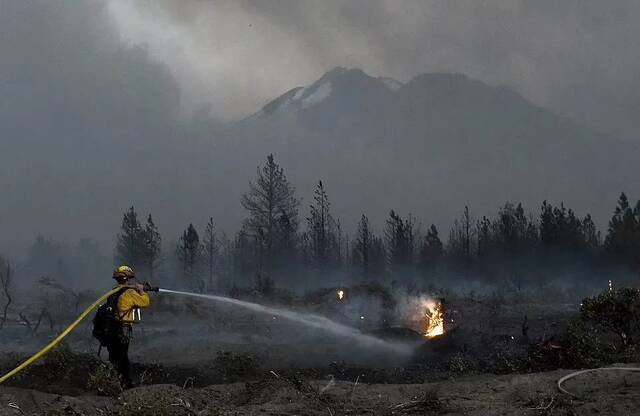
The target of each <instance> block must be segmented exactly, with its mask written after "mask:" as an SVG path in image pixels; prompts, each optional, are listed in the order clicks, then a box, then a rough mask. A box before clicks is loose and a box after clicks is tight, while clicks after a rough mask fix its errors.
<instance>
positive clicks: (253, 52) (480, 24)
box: [109, 0, 640, 140]
mask: <svg viewBox="0 0 640 416" xmlns="http://www.w3.org/2000/svg"><path fill="white" fill-rule="evenodd" d="M109 11H110V15H111V16H113V18H114V21H115V24H116V25H117V27H118V30H119V33H120V35H121V36H122V38H123V39H125V41H127V42H130V43H132V44H136V43H140V42H142V43H145V44H147V45H149V50H150V52H151V54H152V55H153V56H155V57H157V58H158V59H160V60H161V61H162V62H165V63H167V64H168V65H169V68H170V69H171V71H172V73H174V74H175V75H176V78H177V81H178V83H179V84H180V86H181V87H182V91H183V97H184V104H186V105H187V106H189V107H192V106H193V105H194V103H201V102H208V103H211V105H212V109H213V110H214V113H215V114H216V115H218V116H223V117H232V118H238V117H242V116H244V115H245V114H247V113H251V112H253V110H254V109H255V108H256V107H258V106H260V105H261V104H263V103H265V102H267V101H268V100H270V99H271V98H272V97H274V96H275V95H279V94H280V93H281V92H283V91H286V90H288V89H290V88H293V87H296V86H299V85H307V84H309V83H311V82H313V81H314V80H315V79H317V78H318V77H319V76H320V75H322V73H324V72H326V71H328V70H330V69H331V68H333V67H335V66H345V67H357V68H362V69H364V70H365V71H367V72H368V73H370V74H373V75H376V76H390V77H394V78H396V79H399V80H401V81H408V80H409V79H411V78H413V77H415V76H416V75H419V74H421V73H425V72H459V73H464V74H466V75H468V76H471V77H473V78H476V79H479V80H482V81H485V82H487V83H489V84H494V85H500V84H506V85H509V86H511V87H513V88H515V89H517V90H518V91H519V92H521V93H522V94H524V95H525V96H526V97H528V98H530V99H532V100H533V101H534V102H535V103H536V104H539V105H542V106H544V107H549V108H551V109H553V110H555V111H557V112H559V113H561V114H565V115H568V116H571V117H574V118H575V119H576V120H578V121H579V122H580V123H581V124H583V125H587V126H590V127H593V128H596V129H598V130H600V131H602V132H605V133H610V134H612V135H614V136H617V137H620V138H622V139H626V140H640V139H639V137H638V134H637V131H638V128H639V127H640V125H639V123H640V121H638V118H637V114H638V112H639V111H640V78H638V76H637V74H638V73H640V47H639V46H638V42H637V39H638V38H639V37H640V25H638V24H637V22H638V21H639V20H640V2H637V1H635V0H620V1H614V2H606V1H599V0H586V1H583V0H568V1H561V2H559V1H557V0H513V1H511V0H509V1H506V0H482V1H478V0H460V1H425V0H330V1H313V0H303V1H299V0H284V1H258V0H252V1H246V0H223V1H209V2H207V1H204V2H203V1H179V2H178V1H171V0H167V1H154V2H131V1H127V0H113V1H111V2H110V3H109Z"/></svg>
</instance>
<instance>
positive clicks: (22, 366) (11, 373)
mask: <svg viewBox="0 0 640 416" xmlns="http://www.w3.org/2000/svg"><path fill="white" fill-rule="evenodd" d="M120 289H122V286H118V287H116V288H113V289H111V290H110V291H109V292H107V293H105V294H104V295H102V296H101V297H100V298H99V299H98V300H96V301H95V302H93V304H91V306H89V307H88V308H87V309H86V310H85V311H84V312H82V314H80V316H78V318H77V319H76V320H75V321H74V322H73V323H72V324H71V325H69V326H68V327H67V329H65V330H64V331H62V333H60V335H58V336H57V337H56V339H54V340H53V341H51V342H50V343H49V344H47V346H46V347H44V348H43V349H41V350H40V351H38V352H37V353H35V354H34V355H32V356H31V357H30V358H29V359H27V360H26V361H24V362H23V363H22V364H20V365H19V366H17V367H16V368H14V369H13V370H11V371H9V372H8V373H7V374H5V375H3V376H2V377H0V384H2V383H4V382H5V381H7V380H9V379H10V378H11V377H13V376H15V375H16V374H18V373H19V372H20V371H22V370H24V369H25V368H27V367H29V366H30V365H31V364H33V363H34V362H35V361H36V360H38V359H39V358H41V357H42V356H44V355H45V354H46V353H48V352H49V351H50V350H51V349H52V348H53V347H55V346H56V345H58V343H59V342H60V341H62V340H63V339H64V338H65V337H66V336H67V335H69V333H71V331H73V330H74V329H75V328H76V327H77V326H78V325H79V324H80V322H82V320H83V319H84V318H86V317H87V315H89V314H90V313H91V312H92V311H93V310H94V309H95V308H97V307H98V306H100V304H101V303H102V302H104V301H105V300H106V299H107V298H108V297H109V296H111V295H113V294H114V293H117V292H118V291H119V290H120ZM149 289H151V290H155V291H157V288H150V287H149Z"/></svg>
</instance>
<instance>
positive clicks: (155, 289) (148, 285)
mask: <svg viewBox="0 0 640 416" xmlns="http://www.w3.org/2000/svg"><path fill="white" fill-rule="evenodd" d="M144 291H145V292H159V291H160V288H159V287H158V286H151V283H149V282H144Z"/></svg>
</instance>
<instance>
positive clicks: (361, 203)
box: [232, 68, 640, 226]
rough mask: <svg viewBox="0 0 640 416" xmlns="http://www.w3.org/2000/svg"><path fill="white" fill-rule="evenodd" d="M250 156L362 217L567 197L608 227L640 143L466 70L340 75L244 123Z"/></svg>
mask: <svg viewBox="0 0 640 416" xmlns="http://www.w3.org/2000/svg"><path fill="white" fill-rule="evenodd" d="M232 136H234V137H235V139H236V140H238V141H239V142H240V143H243V146H245V147H246V148H247V149H249V148H253V149H260V150H261V151H263V152H265V153H267V152H273V153H274V154H276V157H277V158H278V159H279V160H280V162H281V163H282V165H283V166H284V167H285V168H286V169H287V171H289V174H290V176H291V177H292V178H294V180H295V181H296V182H297V183H301V184H302V185H303V187H304V189H310V188H311V187H312V186H313V182H314V181H316V180H318V179H323V181H324V183H325V185H326V187H327V189H328V192H329V195H330V197H332V199H333V200H334V201H335V207H336V209H337V210H339V211H340V213H341V214H343V215H344V216H346V217H348V218H349V221H354V219H355V218H356V217H357V215H358V214H359V213H361V212H366V213H369V214H371V215H373V216H374V217H377V218H378V221H377V222H378V224H379V225H381V224H382V222H381V218H382V217H383V216H384V215H385V214H386V212H387V211H388V210H390V209H396V210H399V211H400V212H404V213H408V212H411V213H413V214H414V215H417V216H418V217H420V218H422V219H423V220H424V221H425V222H428V223H431V222H435V223H437V224H448V223H450V221H451V219H453V218H454V217H456V216H458V214H459V213H460V212H461V211H462V209H463V207H464V206H465V205H469V206H470V208H471V210H472V212H475V214H476V215H478V216H480V215H485V214H490V213H492V212H495V210H496V209H497V208H498V206H499V205H501V204H503V203H504V202H506V201H513V202H523V203H524V204H525V205H526V206H527V207H528V208H529V209H530V210H532V211H533V212H534V213H536V214H537V211H538V208H539V205H540V203H541V202H542V201H543V200H549V201H552V202H554V203H560V202H562V201H564V202H565V204H566V205H568V206H569V207H573V208H575V209H576V210H577V211H578V213H580V214H584V213H586V212H590V213H592V214H593V215H594V216H595V218H596V219H597V220H598V222H599V223H600V225H601V226H602V225H604V224H606V220H607V219H608V217H609V216H610V214H611V212H612V209H613V207H614V204H615V201H616V199H617V196H618V195H619V193H620V192H621V191H623V190H624V191H626V192H629V193H631V194H632V195H638V193H639V191H640V181H639V179H638V175H637V174H635V173H634V165H635V164H636V163H637V161H639V160H640V149H638V147H637V146H635V145H632V144H629V143H624V142H620V141H618V140H616V139H614V138H611V137H605V136H602V135H599V134H596V133H593V132H591V131H589V130H587V129H585V128H583V127H581V126H579V125H577V124H575V123H574V122H572V121H571V120H569V119H567V118H564V117H561V116H559V115H557V114H554V113H552V112H550V111H548V110H546V109H544V108H541V107H538V106H536V105H534V104H532V103H531V102H529V101H528V100H527V99H526V98H524V97H522V96H521V95H520V94H518V93H517V92H515V91H513V90H511V89H509V88H507V87H502V86H498V87H495V86H490V85H487V84H485V83H483V82H481V81H478V80H474V79H470V78H468V77H467V76H465V75H461V74H447V73H435V74H423V75H420V76H417V77H416V78H414V79H412V80H410V81H409V82H407V83H405V84H402V83H400V82H398V81H395V80H392V79H389V78H376V77H372V76H369V75H367V74H366V73H364V72H363V71H362V70H359V69H345V68H336V69H333V70H331V71H329V72H327V73H326V74H324V75H323V76H322V77H321V78H320V79H318V80H317V81H316V82H314V83H313V84H311V85H309V86H307V87H299V88H294V89H292V90H290V91H288V92H286V93H285V94H283V95H281V96H280V97H278V98H276V99H274V100H273V101H271V102H269V103H268V104H267V105H265V106H264V107H263V108H262V109H261V110H260V111H259V112H258V113H256V114H254V115H252V116H251V117H249V118H247V119H245V120H243V121H241V122H239V123H237V124H236V125H235V126H234V127H233V128H232Z"/></svg>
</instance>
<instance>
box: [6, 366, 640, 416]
mask: <svg viewBox="0 0 640 416" xmlns="http://www.w3.org/2000/svg"><path fill="white" fill-rule="evenodd" d="M567 372H568V371H566V370H556V371H551V372H544V373H532V374H526V375H500V376H497V375H488V374H485V375H475V376H464V377H459V378H454V379H450V380H443V381H434V382H426V383H420V384H370V383H366V382H358V383H356V382H355V380H354V381H353V382H347V381H334V380H332V379H329V380H326V379H325V380H312V381H306V380H304V379H299V378H285V377H283V376H281V375H279V374H277V373H275V372H274V373H269V374H263V375H261V376H260V377H258V378H257V379H255V380H254V381H250V382H246V383H231V384H213V385H209V386H207V387H203V388H192V387H189V386H186V387H185V388H183V387H181V386H176V385H173V384H156V385H150V386H142V387H137V388H134V389H130V390H127V391H124V392H122V393H121V394H120V395H118V396H117V397H100V396H95V395H81V396H75V397H71V396H64V395H57V394H47V393H42V392H40V391H35V390H32V389H21V388H15V387H0V405H1V408H0V415H21V414H29V415H100V414H103V415H110V414H116V415H194V414H195V415H323V416H325V415H586V414H598V415H612V416H613V415H635V414H637V405H638V403H640V389H638V388H637V387H638V385H640V374H637V373H628V374H626V373H616V372H607V373H597V374H591V375H585V376H584V377H581V378H579V379H575V380H571V381H570V382H568V383H567V385H566V387H568V388H570V389H571V392H572V393H573V394H575V395H576V396H577V397H570V396H566V395H559V394H558V393H557V391H556V389H555V382H556V380H557V379H558V378H560V377H562V376H563V375H565V374H566V373H567Z"/></svg>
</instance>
